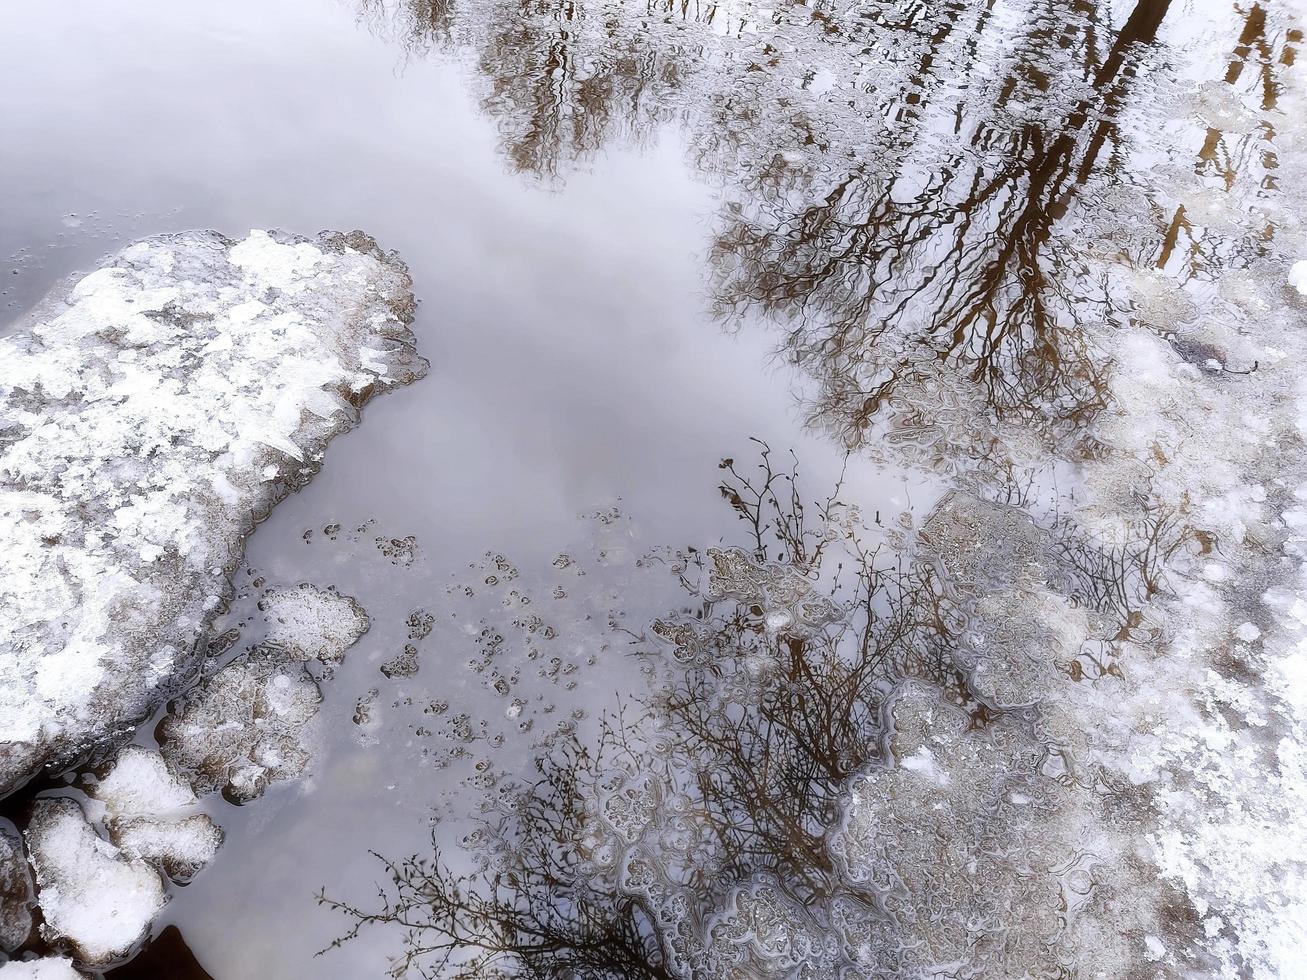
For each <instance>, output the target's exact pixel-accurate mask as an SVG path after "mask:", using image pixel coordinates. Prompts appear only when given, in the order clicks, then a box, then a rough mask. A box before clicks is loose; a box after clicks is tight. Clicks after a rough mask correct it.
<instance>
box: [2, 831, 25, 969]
mask: <svg viewBox="0 0 1307 980" xmlns="http://www.w3.org/2000/svg"><path fill="white" fill-rule="evenodd" d="M31 904H32V875H31V871H30V870H29V868H28V867H27V857H26V855H25V854H24V853H23V845H22V841H21V840H20V839H19V836H18V834H17V833H16V832H15V831H12V830H11V829H10V828H9V827H7V826H0V949H3V950H5V951H6V952H7V951H9V950H12V949H17V948H18V947H19V946H21V945H22V944H23V943H24V942H25V941H26V940H27V937H28V935H29V934H30V933H31V931H32V912H31Z"/></svg>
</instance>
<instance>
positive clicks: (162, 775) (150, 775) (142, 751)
mask: <svg viewBox="0 0 1307 980" xmlns="http://www.w3.org/2000/svg"><path fill="white" fill-rule="evenodd" d="M91 796H92V798H93V799H94V800H96V801H97V802H99V803H100V804H102V805H103V808H104V813H105V817H106V818H107V819H106V827H107V829H108V832H109V839H110V840H112V841H113V843H114V844H116V845H117V846H118V847H119V848H121V849H122V852H123V853H124V854H125V855H127V856H128V857H130V858H141V859H143V860H145V861H147V862H149V863H150V864H151V865H153V866H155V867H158V868H161V869H162V870H163V871H164V872H165V873H166V874H167V875H168V876H169V877H171V878H173V879H175V880H178V881H187V880H189V879H190V878H192V877H193V876H194V875H195V874H196V873H197V872H198V871H199V870H200V869H201V868H203V867H204V866H205V865H206V864H208V863H209V861H210V860H212V859H213V856H214V854H215V853H217V850H218V848H219V847H220V846H221V845H222V831H221V830H219V829H218V826H217V825H216V824H215V823H214V822H213V820H212V818H210V817H209V816H208V815H207V814H204V813H200V812H198V810H197V800H196V798H195V794H194V792H192V790H191V788H190V786H188V785H187V784H186V783H184V782H183V781H182V780H180V779H179V778H178V777H177V776H175V775H173V773H172V772H171V771H169V769H168V766H167V764H166V763H165V762H164V760H163V756H161V755H160V754H159V753H158V752H155V751H153V750H152V749H146V748H143V747H141V746H139V745H129V746H127V747H126V748H125V749H123V751H122V752H120V753H119V755H118V759H117V761H116V762H115V763H114V766H113V768H112V769H111V770H110V771H109V773H108V774H106V775H105V777H104V778H103V779H101V780H100V781H99V782H98V783H97V784H96V785H95V786H94V787H92V789H91Z"/></svg>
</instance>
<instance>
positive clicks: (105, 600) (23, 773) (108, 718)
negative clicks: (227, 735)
mask: <svg viewBox="0 0 1307 980" xmlns="http://www.w3.org/2000/svg"><path fill="white" fill-rule="evenodd" d="M411 313H412V294H411V291H410V285H409V280H408V277H407V275H406V273H405V271H404V269H403V267H402V265H400V264H399V262H398V261H397V260H395V259H394V258H393V257H388V256H385V255H383V254H382V253H381V252H380V251H379V250H378V249H376V247H375V244H374V243H372V242H371V240H370V239H367V238H366V237H365V236H362V235H360V234H358V233H353V234H351V235H349V236H339V235H324V236H323V237H321V238H320V239H319V240H317V241H315V242H309V241H305V240H302V239H295V238H292V237H290V236H285V235H277V236H274V235H269V234H267V233H265V232H260V231H255V232H251V233H250V235H249V236H248V237H247V238H246V239H245V240H244V241H242V242H232V241H230V240H228V239H225V238H223V237H222V236H220V235H216V234H214V233H203V232H201V233H188V234H182V235H172V236H163V237H160V238H155V239H150V240H147V241H144V242H140V243H138V244H136V245H133V246H131V247H129V248H127V249H125V250H124V251H123V252H122V253H120V254H119V255H118V257H117V258H116V259H114V260H112V261H111V262H110V263H109V264H108V265H106V266H105V267H103V268H101V269H98V270H96V271H95V272H92V273H91V274H90V275H87V276H85V277H83V278H82V279H81V280H80V281H78V282H77V283H75V284H74V285H73V286H72V287H71V288H70V289H69V290H68V291H67V293H66V295H52V296H51V297H50V298H49V299H47V300H45V301H43V303H41V304H40V305H39V306H38V307H37V308H36V309H34V310H33V311H32V312H31V313H30V314H29V315H28V316H27V317H26V318H25V319H24V321H23V322H21V323H20V324H19V325H18V328H17V330H16V331H15V332H14V333H12V334H10V335H8V336H6V337H4V338H0V447H3V448H2V449H0V539H3V540H4V541H5V558H6V560H5V562H4V564H3V565H0V793H3V792H7V791H8V790H11V789H12V788H14V787H15V786H16V785H18V784H19V783H21V782H22V781H23V780H24V779H25V778H27V777H28V776H30V775H31V774H32V773H33V772H34V771H35V770H36V769H37V768H38V767H39V766H40V765H42V764H47V763H58V762H61V761H67V760H69V759H70V758H71V757H72V756H73V755H74V754H75V753H76V752H77V750H78V749H79V748H80V746H82V745H83V744H85V743H86V742H87V741H89V740H90V739H91V738H93V737H95V736H97V735H102V734H105V733H107V732H110V731H113V730H114V729H115V728H117V727H119V726H121V725H122V724H123V723H127V722H130V721H133V720H135V719H138V718H140V717H142V716H143V715H144V714H145V713H146V712H147V711H148V710H149V709H150V708H151V707H152V706H153V705H154V704H156V703H158V702H159V701H160V700H162V699H163V698H165V697H166V696H167V693H168V692H167V683H166V682H168V681H169V680H170V678H171V677H172V676H173V675H174V674H175V673H176V672H177V671H178V670H179V669H181V668H183V667H185V666H186V665H187V660H188V658H189V657H190V656H191V651H192V649H193V646H194V642H195V639H196V637H197V636H198V635H199V634H200V632H201V631H202V630H203V628H204V626H205V624H206V623H207V621H208V619H209V618H210V617H211V615H212V614H213V611H214V610H215V609H216V608H217V606H218V604H219V601H220V599H221V597H222V596H224V595H225V594H227V593H228V591H229V586H228V583H227V576H228V575H229V574H230V573H231V572H232V571H233V570H234V568H235V565H236V563H237V562H238V561H239V560H240V557H241V554H242V549H243V538H244V535H245V534H247V533H248V532H249V531H250V530H251V529H252V527H253V523H254V520H255V518H256V517H257V516H261V515H262V514H264V513H266V512H267V510H268V509H269V508H270V507H271V506H272V505H273V504H275V503H276V501H277V500H279V499H280V498H281V497H282V496H284V494H285V493H286V492H287V489H288V484H287V483H286V482H284V481H280V480H277V479H270V476H269V474H272V473H286V474H287V476H288V477H290V478H293V479H294V480H295V481H303V480H304V479H305V478H307V477H308V476H311V475H312V473H313V472H314V471H315V469H316V467H317V466H318V465H319V463H320V461H321V459H322V456H323V451H324V448H325V445H326V443H327V441H328V440H329V439H330V438H331V437H332V436H333V435H334V434H336V433H337V432H339V431H341V430H343V429H345V428H348V427H349V426H350V425H351V424H352V422H353V420H354V409H353V408H352V407H351V403H353V404H359V403H361V402H362V401H364V400H366V398H367V397H369V396H370V395H372V394H374V393H375V392H376V391H379V390H382V389H384V388H386V387H388V386H390V385H393V384H398V383H405V382H407V381H411V380H413V379H414V378H415V377H417V376H419V375H420V374H421V373H422V371H423V370H424V367H425V365H424V363H423V362H422V361H421V360H420V359H419V358H417V357H416V355H413V354H412V352H411V346H410V345H411V341H412V337H411V335H410V334H409V333H408V331H407V328H406V326H405V323H406V322H407V320H408V319H409V318H410V317H411ZM383 350H384V351H385V354H384V356H383V355H382V354H381V353H379V352H380V351H383Z"/></svg>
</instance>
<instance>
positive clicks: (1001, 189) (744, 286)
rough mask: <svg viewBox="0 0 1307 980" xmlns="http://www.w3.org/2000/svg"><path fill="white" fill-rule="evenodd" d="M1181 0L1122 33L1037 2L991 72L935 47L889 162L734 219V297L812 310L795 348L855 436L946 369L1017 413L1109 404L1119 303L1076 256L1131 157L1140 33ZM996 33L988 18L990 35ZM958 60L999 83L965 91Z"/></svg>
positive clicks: (1148, 4)
mask: <svg viewBox="0 0 1307 980" xmlns="http://www.w3.org/2000/svg"><path fill="white" fill-rule="evenodd" d="M1166 10H1167V3H1166V2H1164V0H1142V2H1140V3H1138V4H1136V6H1135V7H1134V9H1133V10H1132V12H1131V14H1130V16H1129V18H1128V19H1127V20H1126V22H1125V23H1124V24H1123V25H1122V26H1121V27H1120V29H1119V30H1117V31H1116V32H1115V36H1114V37H1113V38H1112V40H1111V42H1110V45H1108V46H1106V47H1103V46H1102V45H1101V43H1100V38H1099V35H1100V33H1102V25H1101V24H1100V23H1099V16H1098V12H1097V11H1096V10H1095V8H1094V7H1093V6H1092V5H1088V4H1081V5H1079V6H1078V7H1077V8H1076V9H1075V10H1074V11H1073V12H1071V13H1070V14H1069V15H1067V16H1065V17H1062V18H1060V19H1059V18H1057V17H1055V16H1054V11H1053V9H1052V8H1051V7H1049V8H1048V9H1040V7H1039V6H1037V5H1036V6H1034V7H1032V8H1031V9H1029V10H1028V11H1027V13H1028V16H1027V17H1026V18H1025V19H1023V20H1022V21H1021V22H1020V23H1019V24H1017V25H1015V28H1013V29H1010V30H1009V31H1008V32H1007V36H1006V37H1004V38H1003V42H1002V43H1004V44H1005V45H1007V46H1010V48H1011V49H1012V50H1013V51H1014V52H1015V55H1014V57H1013V58H1012V59H1011V60H1010V61H1009V63H1008V67H1007V70H1006V71H1005V72H1003V73H1002V74H1001V75H1000V76H999V77H997V78H995V79H991V80H989V81H988V82H984V81H982V80H981V79H980V78H978V77H977V76H978V75H980V74H981V72H982V71H983V69H982V68H981V67H980V66H979V64H978V61H977V59H975V58H974V57H965V60H963V61H962V63H960V64H959V63H957V62H943V63H941V62H939V61H938V60H936V59H934V58H933V57H932V53H931V52H928V53H927V54H926V55H925V56H923V58H922V60H921V63H920V64H919V65H918V66H917V70H916V71H915V72H914V73H913V77H914V78H917V79H920V80H921V81H920V82H919V83H918V85H917V89H918V91H917V92H916V93H914V94H916V95H917V96H918V97H917V98H916V99H915V100H914V102H913V105H914V119H913V124H912V125H911V126H909V127H906V128H905V129H904V130H903V132H902V133H901V134H899V135H898V137H897V138H896V145H895V147H894V148H893V149H891V150H890V152H889V153H888V159H875V158H872V159H867V160H859V161H857V162H856V163H854V164H853V165H852V166H851V167H849V168H848V169H847V170H846V171H844V172H843V173H841V174H840V175H839V176H836V177H834V178H832V179H831V180H830V181H829V182H828V184H827V187H828V190H826V192H825V193H823V194H821V195H819V196H816V197H811V196H809V197H807V198H806V199H804V200H802V201H800V202H799V203H798V204H797V205H796V206H792V205H790V204H789V203H788V202H779V203H778V204H777V205H774V206H772V207H771V208H764V209H760V210H759V211H758V212H757V213H751V214H741V215H740V216H739V217H738V218H737V219H736V220H735V221H733V222H730V223H728V225H727V226H726V227H725V228H724V229H723V230H722V231H721V232H720V233H719V235H718V238H717V243H716V251H717V256H718V263H719V266H720V268H721V269H722V275H721V278H720V281H719V284H720V297H721V301H722V303H723V304H724V305H726V306H728V307H731V308H736V309H738V308H743V307H751V306H755V307H760V308H762V309H765V310H767V311H769V312H772V313H780V314H783V315H785V316H787V317H789V318H790V319H791V320H792V321H793V322H794V324H795V326H794V328H793V329H792V331H791V332H790V334H789V336H788V338H787V340H786V344H785V350H786V353H787V354H788V355H789V356H790V357H791V358H792V359H793V360H794V361H795V362H797V363H799V364H801V365H803V366H805V367H807V368H808V369H809V370H811V371H812V372H813V373H814V374H816V375H817V376H818V377H819V378H820V379H821V380H822V382H823V384H824V390H823V394H822V398H821V400H820V402H819V405H818V414H820V415H822V416H825V417H827V418H829V419H833V420H834V422H835V424H837V425H841V426H842V428H843V430H844V434H845V436H846V437H847V438H849V439H850V440H857V439H858V438H859V437H860V436H861V434H862V433H863V432H864V431H865V429H866V428H867V426H868V425H869V424H870V423H871V421H872V420H873V419H874V418H875V417H876V416H877V415H879V414H880V413H881V412H882V410H883V409H884V408H885V407H887V406H888V405H892V404H893V402H894V399H895V396H896V394H897V393H898V392H899V390H900V389H901V388H903V387H904V386H905V385H911V384H912V383H913V382H915V381H919V380H921V379H923V378H925V377H928V376H930V375H932V374H935V373H937V372H939V371H940V370H941V368H943V369H946V370H947V371H949V372H956V373H957V374H959V375H961V376H962V377H964V378H966V379H967V380H968V381H970V382H971V383H972V384H974V385H976V386H977V387H978V388H979V389H980V391H981V392H983V396H984V400H985V402H986V403H987V405H988V406H989V407H990V408H991V409H992V410H994V411H995V412H997V413H998V414H999V415H1000V416H1004V417H1013V418H1018V419H1024V420H1038V421H1042V422H1048V423H1052V424H1054V425H1055V426H1059V427H1065V426H1072V427H1078V426H1081V425H1083V424H1084V423H1085V422H1086V421H1087V420H1088V419H1089V418H1090V417H1091V416H1092V414H1093V413H1094V412H1095V411H1096V410H1097V409H1099V408H1101V407H1102V405H1103V403H1104V401H1103V400H1104V392H1103V385H1102V381H1101V376H1100V369H1101V363H1100V362H1101V359H1102V355H1101V354H1100V353H1099V352H1096V351H1094V350H1092V349H1091V348H1090V347H1089V346H1088V344H1087V342H1086V341H1085V340H1084V338H1083V335H1082V332H1081V325H1082V323H1084V322H1085V320H1086V318H1090V317H1098V318H1101V317H1103V316H1104V315H1106V313H1107V312H1108V310H1109V305H1108V299H1107V296H1106V293H1105V291H1104V290H1103V287H1102V286H1101V285H1099V284H1098V283H1096V282H1095V279H1094V277H1093V275H1091V274H1090V273H1089V270H1088V269H1087V268H1085V267H1083V266H1079V265H1077V260H1076V258H1075V246H1076V242H1075V236H1076V235H1077V234H1078V233H1079V232H1080V226H1081V224H1082V222H1079V221H1077V220H1075V218H1074V216H1073V210H1074V198H1075V195H1076V194H1077V193H1078V192H1080V191H1081V190H1082V189H1083V188H1084V187H1085V185H1087V184H1097V185H1098V186H1100V187H1101V186H1102V185H1103V184H1104V181H1105V179H1107V178H1108V177H1110V175H1111V174H1112V173H1113V171H1115V170H1116V169H1117V167H1118V166H1119V163H1120V154H1119V152H1118V149H1117V146H1116V144H1117V143H1118V142H1119V141H1120V140H1121V139H1122V136H1121V134H1120V132H1119V131H1118V130H1117V127H1116V118H1117V115H1118V113H1119V111H1120V110H1121V108H1122V107H1123V105H1125V104H1126V101H1127V98H1128V95H1129V91H1130V87H1131V85H1132V84H1133V82H1134V79H1135V76H1136V74H1137V70H1138V66H1137V61H1136V60H1135V58H1134V57H1133V52H1134V46H1135V45H1137V44H1140V43H1146V42H1149V41H1151V40H1152V39H1153V38H1154V37H1155V35H1156V32H1157V29H1158V27H1159V25H1160V23H1161V20H1162V17H1163V16H1164V14H1165V13H1166ZM996 30H997V28H995V27H993V26H987V25H986V24H985V23H984V22H983V21H978V22H977V24H976V27H975V31H976V38H975V40H977V41H978V40H983V37H982V36H981V35H982V34H984V33H988V34H993V33H994V32H995V31H996ZM989 40H990V41H991V43H992V41H993V39H992V38H990V39H989ZM973 49H974V43H968V44H964V45H962V50H963V51H971V50H973ZM941 70H943V71H944V72H947V73H958V72H961V74H962V76H963V77H964V78H965V79H967V80H969V81H976V82H977V83H978V87H980V88H981V89H982V90H983V91H984V92H985V93H986V99H985V100H984V101H981V100H978V99H976V98H974V97H973V98H970V99H967V100H965V101H964V100H962V99H960V98H959V97H958V95H957V92H956V90H955V89H953V88H952V86H950V85H946V84H943V82H942V80H940V79H939V78H938V77H937V76H938V73H939V72H940V71H941Z"/></svg>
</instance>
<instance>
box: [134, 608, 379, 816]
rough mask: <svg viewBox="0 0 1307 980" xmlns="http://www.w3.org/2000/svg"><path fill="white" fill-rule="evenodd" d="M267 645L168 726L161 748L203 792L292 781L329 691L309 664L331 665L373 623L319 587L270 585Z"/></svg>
mask: <svg viewBox="0 0 1307 980" xmlns="http://www.w3.org/2000/svg"><path fill="white" fill-rule="evenodd" d="M259 605H260V608H262V609H263V611H264V617H265V621H266V626H267V629H266V632H265V638H264V642H263V643H260V644H259V645H257V646H255V647H253V648H252V649H250V650H247V651H246V652H244V653H243V654H241V655H240V656H238V657H237V658H236V659H234V660H233V661H231V662H230V663H228V664H227V665H226V666H224V667H223V668H222V669H221V670H218V671H217V672H216V673H214V674H213V675H212V676H211V677H209V678H207V679H206V680H205V681H204V682H202V683H201V684H200V685H198V686H197V687H196V688H195V689H194V690H192V691H190V692H188V693H187V695H186V696H185V697H184V698H182V699H180V700H179V701H178V703H177V704H176V705H174V706H173V707H172V708H171V710H170V711H169V714H168V716H167V717H166V718H165V719H164V721H163V723H162V725H161V726H160V733H161V735H162V738H163V754H164V756H165V758H166V759H167V761H168V764H169V766H170V767H171V769H172V771H173V772H176V773H178V774H180V776H181V777H182V778H184V779H185V780H186V781H187V782H188V783H189V785H190V786H191V788H193V789H194V791H195V792H197V793H211V792H215V791H221V792H222V793H223V794H224V795H226V796H227V797H228V798H229V799H232V800H233V801H236V802H246V801H248V800H252V799H254V798H255V797H257V796H260V795H262V793H263V791H264V790H265V789H266V788H267V787H268V785H269V784H270V783H273V782H277V781H281V780H287V779H294V778H296V777H298V776H300V775H301V774H303V772H304V771H305V769H306V767H307V766H308V764H309V762H310V760H311V758H312V751H311V750H312V738H311V725H312V722H313V720H314V718H315V716H316V715H317V713H318V706H319V705H320V704H321V702H322V690H321V688H320V687H319V685H318V682H317V680H315V679H314V676H313V674H311V673H310V672H309V669H308V668H307V667H306V665H305V662H306V661H308V660H310V659H317V660H318V661H320V662H321V663H322V664H323V665H326V667H327V669H328V670H330V665H333V664H337V663H339V662H340V661H341V659H342V658H343V657H344V656H345V652H346V650H347V649H348V648H349V647H351V646H353V645H354V644H355V643H357V642H358V640H359V638H360V637H361V636H362V635H363V633H364V631H365V630H366V629H367V628H368V616H367V613H366V612H365V611H364V609H363V607H362V606H360V605H359V604H358V603H357V602H355V601H354V599H352V598H350V597H349V596H344V595H341V594H340V593H338V592H335V591H332V590H328V589H319V588H316V587H314V586H311V585H301V586H298V587H296V588H272V589H269V590H268V591H267V592H266V593H264V596H263V598H262V601H261V602H260V604H259Z"/></svg>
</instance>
